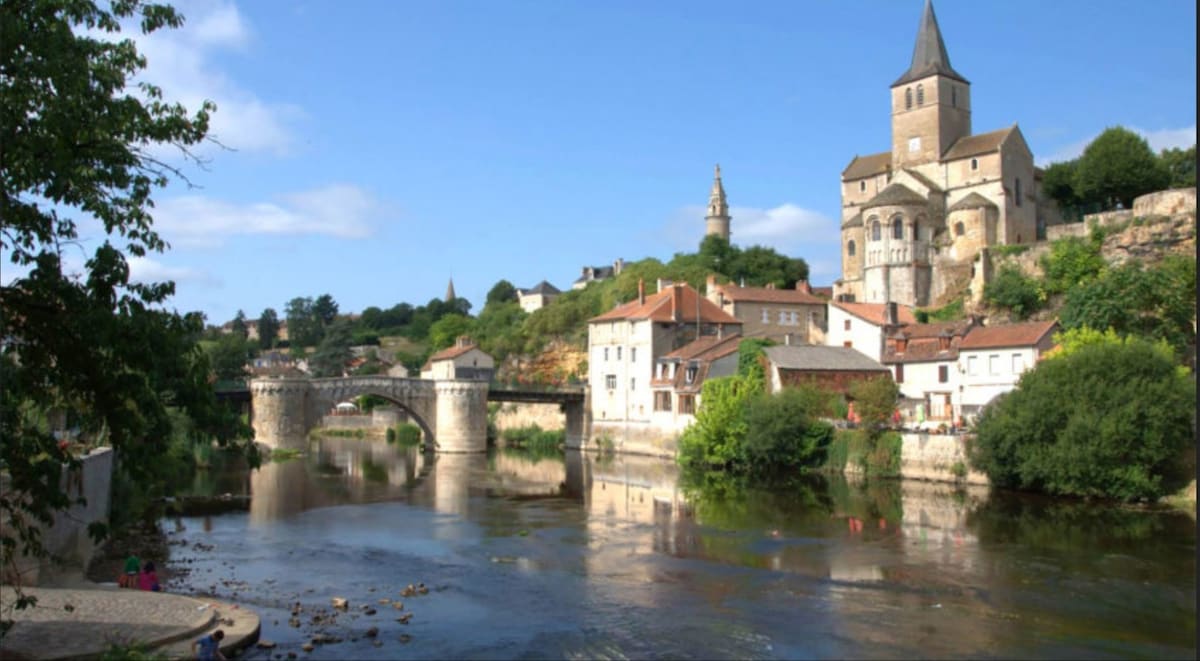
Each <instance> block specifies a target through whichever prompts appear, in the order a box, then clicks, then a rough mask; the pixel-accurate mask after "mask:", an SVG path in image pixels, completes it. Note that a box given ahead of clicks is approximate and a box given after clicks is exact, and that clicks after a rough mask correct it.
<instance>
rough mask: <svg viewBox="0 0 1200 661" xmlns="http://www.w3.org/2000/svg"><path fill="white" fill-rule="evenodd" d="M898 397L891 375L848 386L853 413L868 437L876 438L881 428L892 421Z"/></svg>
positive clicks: (898, 393) (898, 388)
mask: <svg viewBox="0 0 1200 661" xmlns="http://www.w3.org/2000/svg"><path fill="white" fill-rule="evenodd" d="M899 396H900V387H899V386H897V385H896V384H895V382H893V381H892V377H891V375H886V376H877V377H874V378H870V379H863V380H861V381H856V382H854V383H853V384H851V386H850V397H851V398H852V399H853V400H854V412H855V414H857V415H858V417H859V419H861V420H862V425H863V428H864V429H865V430H867V433H868V435H870V436H872V437H874V436H877V435H878V434H879V432H880V430H881V428H882V427H883V426H885V425H886V424H887V423H888V421H890V420H891V419H892V414H893V413H895V411H896V399H897V398H898V397H899Z"/></svg>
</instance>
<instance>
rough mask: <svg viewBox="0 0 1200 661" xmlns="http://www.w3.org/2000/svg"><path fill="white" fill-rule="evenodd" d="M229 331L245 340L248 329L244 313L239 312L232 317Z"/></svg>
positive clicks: (247, 335) (248, 333)
mask: <svg viewBox="0 0 1200 661" xmlns="http://www.w3.org/2000/svg"><path fill="white" fill-rule="evenodd" d="M230 330H231V331H232V332H233V334H234V335H237V336H238V337H240V338H242V339H243V340H245V339H246V338H247V337H249V335H250V329H249V328H247V327H246V313H245V312H242V311H241V310H238V311H237V314H236V315H234V317H233V321H232V322H230Z"/></svg>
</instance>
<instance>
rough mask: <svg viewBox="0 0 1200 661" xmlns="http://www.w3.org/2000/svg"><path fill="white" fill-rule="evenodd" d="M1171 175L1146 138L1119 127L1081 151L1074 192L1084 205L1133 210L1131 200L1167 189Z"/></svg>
mask: <svg viewBox="0 0 1200 661" xmlns="http://www.w3.org/2000/svg"><path fill="white" fill-rule="evenodd" d="M1170 182H1171V173H1170V172H1168V171H1167V167H1166V166H1165V165H1164V164H1163V162H1162V161H1161V160H1160V159H1159V158H1158V157H1157V156H1155V155H1154V152H1153V151H1151V150H1150V145H1149V144H1147V143H1146V139H1145V138H1143V137H1142V136H1140V135H1138V134H1136V133H1134V132H1133V131H1130V130H1128V129H1125V128H1121V127H1119V126H1117V127H1113V128H1110V129H1106V130H1105V131H1104V132H1103V133H1101V134H1100V135H1099V136H1097V137H1096V139H1095V140H1093V141H1092V142H1091V144H1089V145H1088V146H1087V148H1086V149H1084V150H1083V155H1082V156H1080V157H1079V165H1078V167H1077V170H1076V173H1075V191H1076V193H1077V194H1078V195H1079V197H1080V198H1081V199H1082V200H1083V201H1084V202H1085V203H1086V202H1096V203H1099V204H1101V205H1103V206H1104V208H1106V209H1111V208H1114V207H1116V206H1117V204H1120V205H1122V206H1123V207H1124V208H1126V209H1130V208H1132V207H1133V198H1135V197H1137V196H1139V195H1144V194H1146V193H1153V192H1155V191H1159V190H1162V189H1164V188H1166V187H1167V185H1168V184H1170Z"/></svg>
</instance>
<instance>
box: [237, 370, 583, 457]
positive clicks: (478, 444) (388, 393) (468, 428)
mask: <svg viewBox="0 0 1200 661" xmlns="http://www.w3.org/2000/svg"><path fill="white" fill-rule="evenodd" d="M241 392H242V391H235V390H225V391H222V393H221V396H222V398H224V399H228V400H232V401H238V400H239V399H240V398H243V397H245V396H244V395H241V394H240V393H241ZM248 393H249V401H250V404H251V407H252V414H251V420H252V421H253V424H254V435H255V440H256V441H258V442H260V443H263V444H265V445H267V446H269V447H278V446H280V445H282V444H285V443H288V442H292V443H295V442H296V439H303V438H306V437H307V435H308V432H309V430H310V429H312V428H313V427H315V426H317V425H318V424H319V423H320V421H321V418H322V416H324V414H325V413H326V412H328V411H329V410H330V409H332V408H333V407H334V406H336V405H337V403H338V402H344V401H347V400H350V399H354V398H355V397H359V396H361V395H374V396H376V397H380V398H383V399H386V400H388V401H389V402H392V403H393V404H396V405H397V406H399V407H400V408H401V409H404V410H405V411H406V412H407V413H408V414H409V416H410V417H411V418H412V419H413V421H414V422H416V424H417V425H419V426H420V427H421V429H422V430H423V431H424V432H425V436H426V438H428V439H431V441H432V443H433V445H434V447H436V448H437V449H438V450H439V451H442V452H483V451H485V450H486V449H487V402H488V401H496V402H537V403H557V404H559V405H560V406H561V407H562V410H563V413H564V414H565V415H566V426H565V428H566V444H567V447H568V448H579V447H582V445H583V439H584V437H585V434H586V432H587V429H586V420H585V411H586V408H585V405H584V400H585V391H584V389H583V388H581V387H576V388H544V387H536V386H531V387H528V388H519V387H517V388H513V387H503V386H498V385H495V384H489V383H488V382H486V381H468V380H460V379H448V380H429V379H408V378H400V377H392V376H351V377H339V378H331V379H308V378H265V379H253V380H251V381H250V386H249V389H248Z"/></svg>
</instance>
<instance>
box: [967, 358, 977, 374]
mask: <svg viewBox="0 0 1200 661" xmlns="http://www.w3.org/2000/svg"><path fill="white" fill-rule="evenodd" d="M977 357H978V356H969V357H967V374H969V375H971V376H978V375H979V361H978V360H976V358H977Z"/></svg>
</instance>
